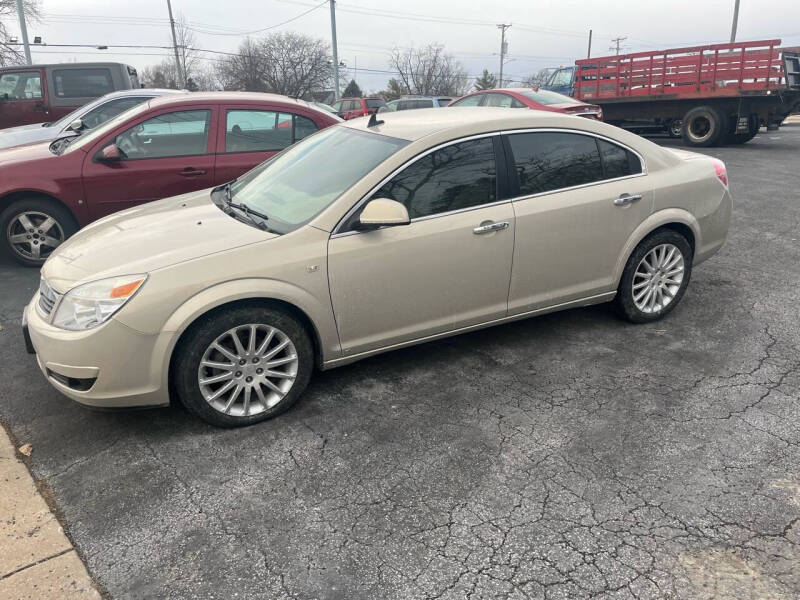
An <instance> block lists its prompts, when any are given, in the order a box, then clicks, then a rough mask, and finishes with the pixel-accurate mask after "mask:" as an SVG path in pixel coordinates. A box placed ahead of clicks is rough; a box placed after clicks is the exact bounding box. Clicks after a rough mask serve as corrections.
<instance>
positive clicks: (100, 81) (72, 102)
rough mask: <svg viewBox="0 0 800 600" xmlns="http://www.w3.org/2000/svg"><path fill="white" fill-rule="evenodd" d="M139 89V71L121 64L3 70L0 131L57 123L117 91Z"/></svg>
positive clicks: (69, 65)
mask: <svg viewBox="0 0 800 600" xmlns="http://www.w3.org/2000/svg"><path fill="white" fill-rule="evenodd" d="M138 87H139V79H138V76H137V73H136V69H134V68H133V67H130V66H128V65H123V64H120V63H63V64H55V65H30V66H19V67H5V68H2V69H0V129H5V128H6V127H16V126H17V125H28V124H30V123H43V122H46V121H57V120H58V119H60V118H61V117H63V116H64V115H67V114H69V113H70V112H72V111H73V110H75V109H76V108H78V107H79V106H83V105H84V104H86V103H87V102H90V101H91V100H94V99H95V98H98V97H100V96H103V95H105V94H108V93H110V92H115V91H117V90H128V89H132V88H138Z"/></svg>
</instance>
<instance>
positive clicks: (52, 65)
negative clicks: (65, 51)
mask: <svg viewBox="0 0 800 600" xmlns="http://www.w3.org/2000/svg"><path fill="white" fill-rule="evenodd" d="M108 66H115V67H118V66H122V67H128V66H129V65H127V64H125V63H120V62H109V61H100V62H79V63H36V64H35V65H6V66H5V67H0V71H24V70H25V69H44V68H59V67H62V68H65V69H82V68H84V67H108Z"/></svg>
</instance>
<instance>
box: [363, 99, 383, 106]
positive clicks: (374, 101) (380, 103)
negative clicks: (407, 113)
mask: <svg viewBox="0 0 800 600" xmlns="http://www.w3.org/2000/svg"><path fill="white" fill-rule="evenodd" d="M384 104H386V102H384V101H383V100H381V99H380V98H368V99H367V108H380V107H381V106H383V105H384Z"/></svg>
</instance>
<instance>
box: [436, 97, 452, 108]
mask: <svg viewBox="0 0 800 600" xmlns="http://www.w3.org/2000/svg"><path fill="white" fill-rule="evenodd" d="M452 101H453V99H452V98H439V106H447V105H448V104H450V102H452Z"/></svg>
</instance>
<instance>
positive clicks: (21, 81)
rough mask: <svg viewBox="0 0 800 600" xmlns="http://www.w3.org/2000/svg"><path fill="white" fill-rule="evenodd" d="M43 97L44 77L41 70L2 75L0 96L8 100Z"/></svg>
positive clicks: (0, 78)
mask: <svg viewBox="0 0 800 600" xmlns="http://www.w3.org/2000/svg"><path fill="white" fill-rule="evenodd" d="M41 97H42V78H41V75H39V71H30V72H25V73H3V74H2V75H0V98H6V99H8V100H38V99H39V98H41Z"/></svg>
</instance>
